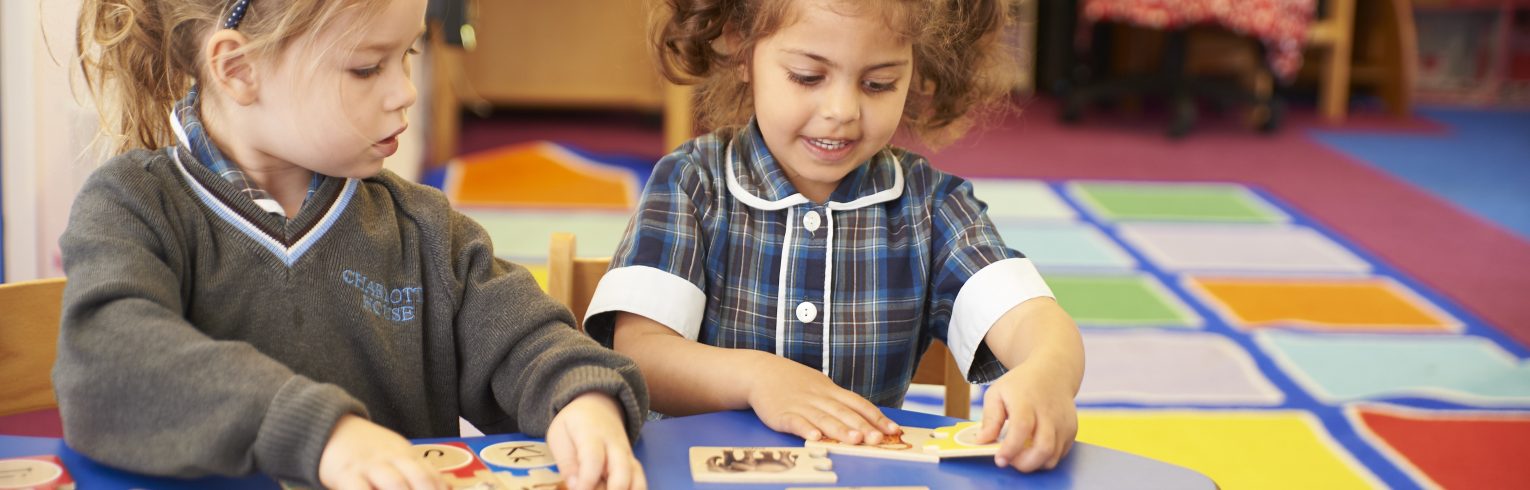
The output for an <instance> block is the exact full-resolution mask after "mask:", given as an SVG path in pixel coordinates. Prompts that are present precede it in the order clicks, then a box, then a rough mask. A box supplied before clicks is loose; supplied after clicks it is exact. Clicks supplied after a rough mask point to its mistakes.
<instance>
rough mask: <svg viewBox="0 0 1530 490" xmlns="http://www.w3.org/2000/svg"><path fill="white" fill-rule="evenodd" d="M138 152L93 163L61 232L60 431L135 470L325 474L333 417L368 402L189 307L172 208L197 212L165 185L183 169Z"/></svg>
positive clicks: (187, 264) (93, 453)
mask: <svg viewBox="0 0 1530 490" xmlns="http://www.w3.org/2000/svg"><path fill="white" fill-rule="evenodd" d="M139 156H140V158H137V159H130V158H119V159H118V160H116V161H115V163H114V164H113V163H109V164H108V165H107V166H105V167H103V168H102V169H100V170H98V171H97V172H96V173H95V174H93V175H92V177H91V178H90V179H89V180H88V181H87V183H86V185H85V187H84V188H83V190H82V191H81V192H80V194H79V196H78V197H77V199H76V201H75V203H74V207H73V209H72V211H71V215H70V218H69V224H68V227H67V228H66V230H65V232H64V234H63V237H62V238H61V239H60V245H61V247H62V250H63V258H64V270H65V272H66V273H67V275H68V278H69V282H68V285H67V286H66V289H65V294H64V304H63V322H62V325H61V332H60V338H59V344H58V360H57V362H56V364H55V366H54V370H53V383H54V388H55V390H56V392H57V396H58V401H59V411H60V415H61V417H62V419H63V423H64V436H65V439H66V441H67V442H68V444H69V446H70V447H71V448H73V449H75V450H77V451H79V452H81V453H84V454H85V455H87V456H89V457H90V458H91V459H94V460H96V461H99V462H101V463H104V464H106V465H109V466H114V467H118V468H123V469H127V470H130V471H134V472H139V473H147V474H153V475H166V476H177V477H195V476H202V475H208V474H216V475H229V476H233V475H243V474H248V473H250V472H251V471H252V470H257V469H258V470H260V471H262V472H265V473H267V474H270V475H272V476H273V477H276V478H281V479H286V480H293V481H298V482H303V483H306V484H317V483H318V481H317V480H318V462H319V457H320V455H321V453H322V451H323V448H324V444H325V442H326V441H327V440H328V438H329V434H330V431H331V430H332V428H333V427H334V424H335V422H336V421H337V420H338V419H339V418H340V416H342V415H343V414H345V413H358V414H362V415H365V411H364V408H363V407H362V405H361V403H360V402H358V401H356V400H355V399H354V398H352V397H351V396H350V395H348V394H347V393H346V392H345V391H344V390H342V389H340V388H339V387H337V386H334V385H330V384H323V383H318V382H315V381H313V380H311V379H309V378H306V377H303V376H298V375H295V374H294V373H293V371H292V370H291V369H288V367H286V366H284V365H282V364H281V363H279V362H277V361H275V360H273V359H271V358H270V357H268V356H266V355H264V354H262V353H261V352H259V351H258V350H256V349H255V348H254V347H253V346H251V345H249V344H248V343H245V342H240V341H229V340H220V339H215V338H210V337H209V336H207V335H206V334H205V333H204V332H203V331H201V330H199V329H198V328H197V326H196V325H193V324H191V323H189V322H188V321H187V320H186V318H185V312H186V310H187V308H188V307H189V305H187V304H185V302H184V300H183V298H185V297H186V295H185V293H186V291H188V290H189V288H190V287H191V286H190V285H189V284H188V283H187V282H186V278H187V277H190V274H191V272H192V271H191V268H192V267H194V260H193V258H192V256H191V254H190V253H189V252H188V251H187V250H188V249H191V248H192V247H190V246H188V244H187V243H186V241H187V240H190V239H191V238H190V237H188V236H183V235H187V234H189V232H188V231H187V230H186V226H185V223H184V222H183V221H180V220H177V219H175V218H174V217H175V216H177V212H195V211H191V210H184V209H179V210H178V209H177V208H176V204H175V201H174V200H172V199H169V198H167V196H165V195H163V194H164V193H165V192H167V191H164V190H163V189H175V184H176V182H165V181H164V178H163V177H158V178H157V177H155V176H154V175H153V174H151V173H150V172H147V171H146V170H145V169H144V168H143V164H142V163H141V160H144V158H142V157H141V156H142V154H139ZM182 202H184V201H182Z"/></svg>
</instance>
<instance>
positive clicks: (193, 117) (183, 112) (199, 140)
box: [170, 86, 324, 218]
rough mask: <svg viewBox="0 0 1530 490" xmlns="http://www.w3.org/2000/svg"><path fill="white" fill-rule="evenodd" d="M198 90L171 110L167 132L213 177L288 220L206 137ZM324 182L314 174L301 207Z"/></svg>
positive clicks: (281, 210)
mask: <svg viewBox="0 0 1530 490" xmlns="http://www.w3.org/2000/svg"><path fill="white" fill-rule="evenodd" d="M199 92H200V90H199V88H198V87H196V86H193V87H191V91H189V92H188V93H187V94H186V96H185V97H183V98H181V100H179V101H176V103H175V106H174V107H173V108H171V110H170V128H171V129H172V130H173V131H174V132H175V136H176V138H177V139H179V140H180V141H181V144H182V145H183V146H185V147H186V149H187V150H188V151H190V152H191V155H192V156H193V157H195V158H196V161H197V162H200V163H201V164H202V165H204V166H206V167H207V168H208V169H209V170H212V171H213V173H215V174H217V175H218V176H219V177H222V178H223V179H224V180H227V181H228V182H229V183H230V184H233V185H234V187H235V189H236V190H238V191H239V193H240V194H243V195H245V196H247V197H249V198H250V200H252V201H254V202H255V205H256V206H259V207H260V209H262V210H265V211H266V212H267V213H271V214H274V215H277V216H281V217H282V218H288V216H287V212H286V211H285V210H283V209H282V206H281V204H279V203H277V202H276V199H274V198H272V197H271V195H270V194H268V193H266V191H265V190H263V189H261V188H260V187H258V186H256V185H255V183H254V182H251V181H250V180H249V179H248V178H247V177H246V176H245V174H244V172H243V171H242V170H240V169H239V166H238V165H236V164H234V162H233V161H232V160H229V159H228V157H226V156H224V155H223V152H222V151H219V150H218V146H217V145H216V144H214V143H213V141H212V138H211V137H209V136H208V134H207V128H206V127H204V126H203V125H202V118H201V115H200V114H199V113H198V111H199V108H200V107H201V102H202V101H201V97H200V93H199ZM323 182H324V176H323V175H320V174H319V173H318V172H314V174H313V179H311V180H309V181H308V194H307V195H305V196H304V197H303V205H307V204H308V200H309V199H310V198H312V197H313V194H314V192H316V191H318V190H319V184H322V183H323Z"/></svg>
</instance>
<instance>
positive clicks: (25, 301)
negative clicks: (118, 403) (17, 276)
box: [0, 278, 64, 416]
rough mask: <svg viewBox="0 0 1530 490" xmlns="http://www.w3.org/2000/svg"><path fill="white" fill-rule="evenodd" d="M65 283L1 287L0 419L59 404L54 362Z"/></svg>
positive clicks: (45, 280)
mask: <svg viewBox="0 0 1530 490" xmlns="http://www.w3.org/2000/svg"><path fill="white" fill-rule="evenodd" d="M63 297H64V279H63V278H58V279H42V280H37V281H26V282H17V283H10V284H0V312H4V313H0V380H4V381H0V416H5V415H13V414H18V413H26V412H32V411H37V410H43V409H48V408H54V407H57V406H58V401H57V399H56V398H54V395H53V380H52V372H53V360H54V358H56V357H57V355H58V326H59V314H60V310H61V309H62V308H61V306H60V305H61V304H62V303H63Z"/></svg>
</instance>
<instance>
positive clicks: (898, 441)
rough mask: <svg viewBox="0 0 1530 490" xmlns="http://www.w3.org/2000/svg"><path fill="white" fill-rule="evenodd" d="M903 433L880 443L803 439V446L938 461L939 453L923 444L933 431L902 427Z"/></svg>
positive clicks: (831, 451)
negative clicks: (849, 442)
mask: <svg viewBox="0 0 1530 490" xmlns="http://www.w3.org/2000/svg"><path fill="white" fill-rule="evenodd" d="M902 429H903V433H902V434H899V435H896V436H891V437H885V438H883V440H882V443H881V444H877V445H874V446H873V445H870V444H845V443H843V442H839V441H836V440H834V439H828V438H825V439H819V440H816V441H804V442H803V443H802V445H803V446H804V447H821V448H824V449H827V450H829V452H830V453H833V454H843V455H846V456H862V457H867V458H883V459H896V460H901V461H918V462H921V463H939V462H940V455H937V454H933V453H929V452H926V451H925V450H924V445H925V443H926V442H928V441H929V440H930V439H932V438H934V437H935V436H934V431H933V430H931V429H926V428H923V427H903V428H902Z"/></svg>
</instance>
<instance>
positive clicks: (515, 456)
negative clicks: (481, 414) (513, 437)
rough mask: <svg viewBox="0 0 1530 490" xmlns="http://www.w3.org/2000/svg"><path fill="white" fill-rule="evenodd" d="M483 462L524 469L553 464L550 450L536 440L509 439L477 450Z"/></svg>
mask: <svg viewBox="0 0 1530 490" xmlns="http://www.w3.org/2000/svg"><path fill="white" fill-rule="evenodd" d="M478 456H479V457H481V458H483V461H484V462H485V463H489V464H491V465H494V466H503V467H505V468H514V469H518V470H525V469H531V468H546V467H548V466H553V465H554V464H555V463H554V462H553V456H552V450H551V449H548V448H547V444H546V443H542V442H537V441H509V442H501V443H499V444H494V445H490V446H489V447H486V448H483V450H482V451H479V452H478Z"/></svg>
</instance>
